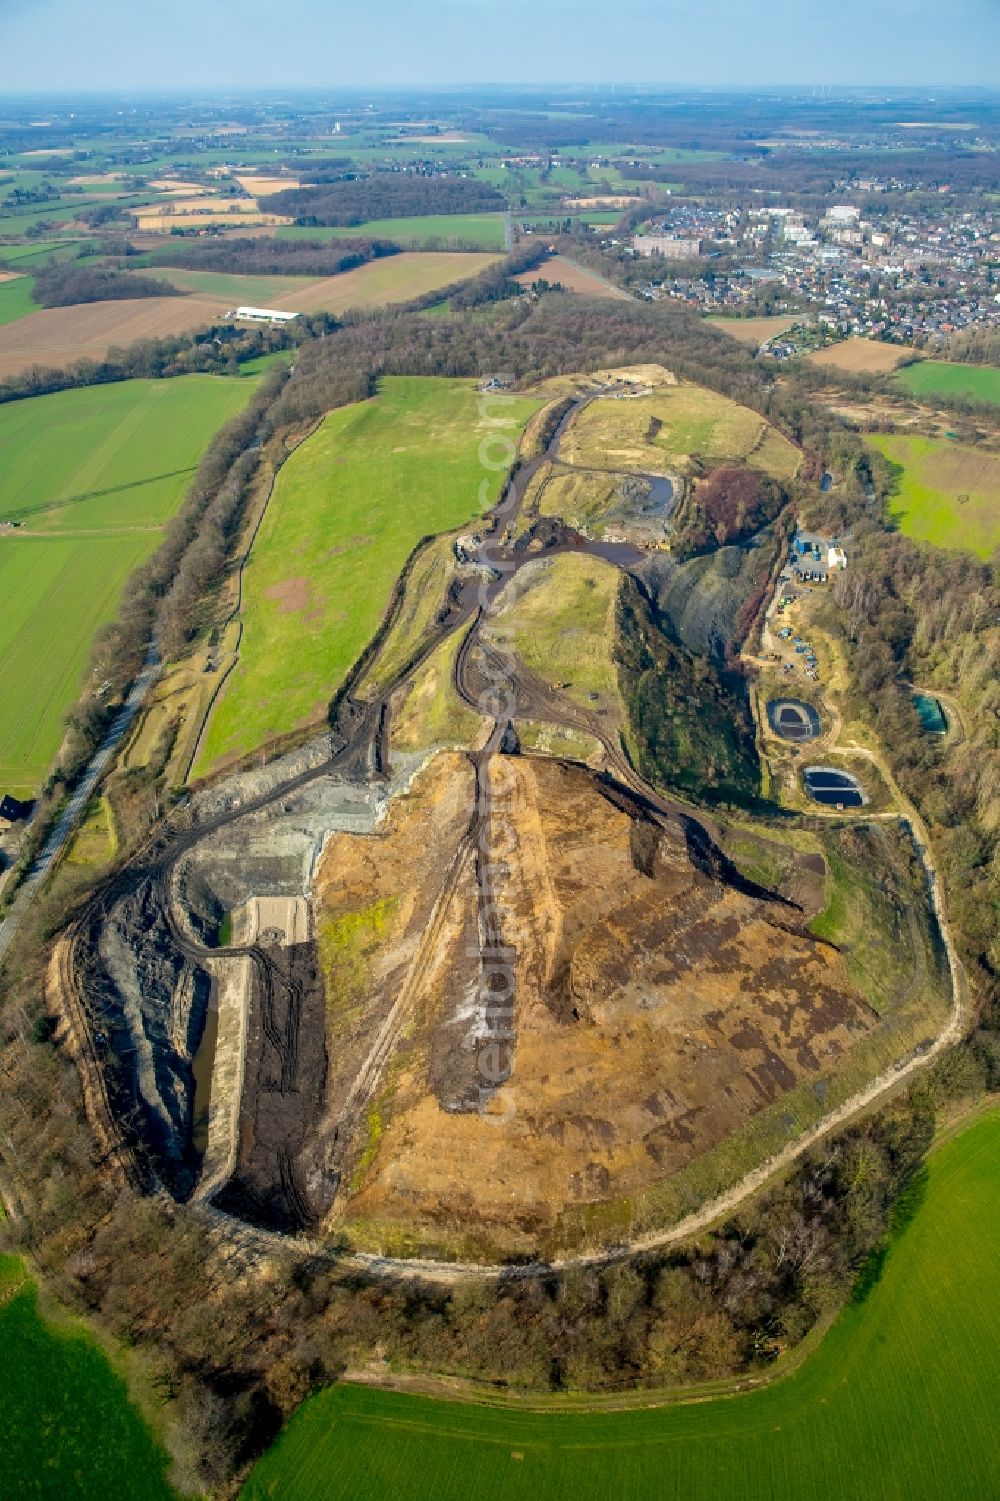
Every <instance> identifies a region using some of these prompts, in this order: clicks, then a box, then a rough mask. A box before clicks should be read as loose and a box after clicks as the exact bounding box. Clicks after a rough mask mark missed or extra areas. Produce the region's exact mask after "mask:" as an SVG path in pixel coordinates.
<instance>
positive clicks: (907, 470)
mask: <svg viewBox="0 0 1000 1501" xmlns="http://www.w3.org/2000/svg"><path fill="white" fill-rule="evenodd" d="M868 441H869V442H870V443H871V444H872V445H873V446H874V447H875V448H877V449H878V451H879V452H880V453H881V454H882V455H883V456H884V457H885V458H887V459H889V460H890V461H891V462H892V463H893V464H895V465H897V467H898V473H897V476H896V486H895V489H894V491H893V493H892V494H891V495H890V497H889V510H890V511H891V513H892V515H893V516H894V517H895V518H896V521H897V524H898V526H899V529H900V531H902V532H905V533H906V535H907V536H908V537H913V538H914V540H915V541H917V542H931V543H933V544H934V546H935V547H960V548H964V549H965V550H966V551H968V552H974V553H976V554H977V556H978V557H980V558H988V557H989V556H990V554H991V553H992V551H993V549H994V548H995V547H997V546H998V545H1000V506H998V505H997V495H998V494H1000V459H998V458H997V457H996V455H995V454H992V453H989V452H987V451H984V450H981V449H978V448H967V447H963V446H962V445H961V444H959V443H953V442H952V441H951V440H950V439H947V438H921V437H904V436H902V435H899V434H892V435H889V434H874V435H872V436H871V437H870V438H869V440H868Z"/></svg>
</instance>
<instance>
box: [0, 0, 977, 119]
mask: <svg viewBox="0 0 1000 1501" xmlns="http://www.w3.org/2000/svg"><path fill="white" fill-rule="evenodd" d="M998 3H1000V0H998ZM484 89H485V90H488V91H490V92H496V93H510V94H518V93H525V94H544V93H549V92H551V93H562V92H568V91H570V90H574V89H585V90H593V91H595V92H597V91H601V92H607V91H610V90H615V89H621V90H623V91H625V90H630V89H634V90H642V91H650V92H654V91H657V92H662V93H678V94H683V93H687V94H748V95H751V96H753V95H760V94H764V93H781V94H785V93H795V92H798V91H806V90H809V91H811V92H812V93H813V94H815V95H817V96H822V95H828V96H830V97H833V96H839V95H845V94H862V95H866V96H869V95H873V94H878V93H885V94H889V95H900V96H901V97H904V98H906V97H910V96H912V95H913V94H922V93H924V92H926V91H927V90H939V91H940V92H941V93H943V94H947V95H958V96H962V95H965V94H977V95H986V96H989V95H993V96H995V97H996V99H997V100H998V102H1000V85H998V84H995V83H941V82H940V81H936V80H934V79H925V80H917V81H915V82H913V83H905V84H904V83H885V82H882V83H878V82H871V83H832V82H830V83H827V82H823V83H820V82H814V81H812V80H810V79H797V80H793V81H786V82H783V83H777V82H767V81H763V82H760V83H755V84H747V83H727V82H725V81H719V82H717V83H708V82H704V83H680V82H678V81H677V80H672V79H665V80H663V81H662V82H661V81H654V80H651V79H626V78H618V79H608V80H606V81H601V80H599V79H596V80H595V79H591V78H580V79H575V80H573V81H572V82H570V81H567V80H566V79H553V80H550V81H548V82H545V81H538V82H520V83H519V82H511V81H509V80H504V79H493V80H485V79H484V80H479V81H476V82H472V83H458V82H447V81H443V80H430V81H427V80H419V81H416V80H415V81H411V82H409V83H374V82H369V83H337V82H335V81H331V82H329V83H287V84H276V83H239V84H227V85H224V86H223V85H219V86H217V87H213V86H212V85H210V84H208V83H193V84H182V83H178V84H145V85H139V86H135V87H131V88H116V87H111V86H110V85H96V84H95V85H86V84H79V85H63V86H60V87H58V88H41V87H38V88H20V89H7V88H5V89H3V90H2V92H0V105H2V101H3V100H5V99H14V100H17V99H38V98H51V99H72V98H76V97H79V96H86V97H91V98H112V99H114V98H118V99H130V98H143V97H146V96H149V95H154V96H161V97H171V96H174V95H196V96H198V97H203V98H206V99H225V98H226V97H234V98H243V97H250V96H257V97H260V96H265V97H267V96H268V95H281V96H284V95H288V94H311V95H318V94H323V93H333V92H337V93H340V94H347V95H351V94H357V95H367V94H400V95H413V94H416V93H420V92H421V91H426V92H428V93H441V94H462V93H471V92H472V91H474V90H475V91H478V90H484Z"/></svg>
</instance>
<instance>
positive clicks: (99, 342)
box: [0, 282, 231, 381]
mask: <svg viewBox="0 0 1000 1501" xmlns="http://www.w3.org/2000/svg"><path fill="white" fill-rule="evenodd" d="M6 285H7V286H12V287H16V286H17V282H8V283H6ZM2 291H3V288H2V287H0V293H2ZM229 306H231V304H228V303H225V302H224V301H221V300H219V299H216V300H215V301H212V300H210V299H208V298H201V297H136V298H135V299H132V298H123V299H121V300H120V301H117V302H88V303H84V304H82V305H81V306H79V307H53V308H34V304H32V308H33V309H34V310H33V311H30V312H28V313H27V315H26V316H24V317H19V318H18V320H17V322H14V323H8V324H7V325H6V327H0V381H2V380H4V379H5V378H8V377H10V376H13V375H20V374H22V373H23V372H24V371H25V370H30V369H31V367H32V366H33V365H45V366H52V367H54V368H55V369H59V368H61V367H62V366H64V365H72V364H74V363H75V362H76V361H77V360H82V359H90V360H103V359H104V358H105V356H106V355H107V353H108V350H109V349H112V348H114V347H116V346H118V347H121V348H124V347H126V346H127V345H129V344H134V343H135V342H136V340H138V339H162V338H166V337H168V336H169V335H171V334H185V333H191V332H192V331H193V330H194V329H197V328H205V327H206V326H208V325H210V324H212V323H216V322H218V320H219V318H220V317H221V316H222V314H223V313H224V312H225V311H226V309H227V307H229Z"/></svg>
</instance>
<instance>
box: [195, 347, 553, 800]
mask: <svg viewBox="0 0 1000 1501" xmlns="http://www.w3.org/2000/svg"><path fill="white" fill-rule="evenodd" d="M538 405H539V402H538V401H536V400H534V399H533V398H530V397H518V398H517V399H516V401H515V402H514V403H513V404H512V405H511V406H510V408H509V409H507V415H508V417H509V419H510V423H511V425H510V427H509V428H507V429H506V431H507V432H508V433H509V434H510V435H511V436H512V437H516V435H517V433H518V431H519V430H520V428H521V427H523V425H524V423H525V422H526V421H527V420H528V418H529V417H530V416H531V414H532V412H533V411H535V410H536V409H537V407H538ZM491 431H495V429H492V428H491V427H490V426H489V425H488V424H486V423H484V421H483V419H482V418H481V416H480V412H479V396H478V394H477V392H476V389H475V385H474V383H473V382H471V381H465V380H446V379H437V378H435V379H422V378H420V377H397V378H393V379H388V380H386V381H385V383H384V386H383V388H382V390H381V392H380V394H379V395H378V396H377V397H375V399H374V400H372V401H367V402H362V403H358V404H356V405H354V406H349V407H344V408H341V409H340V410H338V411H335V412H331V413H330V415H329V416H328V417H327V418H326V419H325V421H324V422H323V424H322V426H321V427H320V429H319V431H318V432H316V433H315V434H314V435H313V436H312V437H310V438H308V439H307V440H306V442H305V443H303V444H302V446H301V447H300V448H299V449H298V450H297V452H296V453H295V454H293V455H292V457H291V458H290V459H289V460H288V462H287V463H286V464H285V465H284V467H283V469H282V471H281V474H280V477H279V480H278V483H277V486H276V488H275V492H274V497H273V499H272V501H271V503H270V505H269V506H268V509H267V512H266V513H265V516H264V521H263V523H262V525H261V528H260V532H259V533H258V537H257V540H256V542H255V544H254V549H253V552H252V554H251V557H250V561H249V564H248V566H247V571H246V576H245V584H244V598H245V601H246V606H245V616H244V633H243V640H242V645H241V655H240V660H239V662H238V664H237V666H236V667H235V669H234V671H233V674H232V676H231V677H230V679H229V683H228V686H227V688H226V690H225V692H224V695H223V697H222V698H221V700H220V701H219V704H218V706H217V708H216V709H215V711H214V713H213V716H212V718H211V720H210V722H209V726H208V730H207V734H206V737H205V744H204V748H203V750H202V753H201V756H200V758H199V761H198V764H197V766H196V767H195V773H196V774H204V773H205V772H206V771H208V770H209V769H210V768H211V767H212V766H213V765H215V764H217V763H218V762H220V761H222V760H225V759H226V758H232V757H234V756H239V755H242V754H244V753H245V752H246V751H250V750H253V749H255V748H256V747H257V746H259V745H262V744H264V743H265V742H266V741H267V740H268V739H270V738H272V737H273V736H275V735H280V734H282V733H284V732H286V731H289V730H293V729H295V728H297V727H298V726H300V725H306V724H311V723H314V722H318V721H320V720H321V719H322V716H323V714H324V712H325V710H326V707H327V705H328V704H329V702H330V699H331V698H332V697H333V694H334V692H335V691H336V689H337V687H338V685H339V684H340V683H341V681H342V680H343V678H344V675H345V673H346V672H347V671H348V669H349V668H350V666H351V665H352V663H353V662H354V661H355V660H356V659H357V657H358V656H359V655H360V652H361V650H362V648H363V647H364V646H365V645H366V643H367V642H368V641H369V640H370V638H371V637H372V636H373V635H374V633H375V630H376V629H377V627H378V624H379V621H380V620H381V618H382V615H383V612H384V611H385V608H386V606H387V604H388V602H389V599H390V596H391V593H392V589H393V585H394V584H395V582H396V579H397V577H398V575H399V571H400V569H401V568H402V566H403V564H404V562H405V561H406V558H407V556H408V555H409V553H410V552H411V551H412V549H413V547H414V546H415V545H416V543H417V541H418V540H419V539H420V538H421V537H422V536H426V535H428V534H431V533H434V532H440V531H447V530H449V529H450V528H453V527H457V526H460V525H461V524H462V523H463V522H466V521H468V520H469V519H470V518H472V517H473V516H476V515H478V514H480V512H481V511H482V509H483V508H484V504H485V505H490V504H492V502H493V501H494V500H495V499H496V497H497V495H498V493H499V489H500V483H501V480H502V477H503V476H502V473H500V472H497V471H496V470H486V469H484V467H483V464H482V461H481V459H480V457H479V447H480V443H481V441H482V439H483V438H484V437H485V436H487V434H488V433H489V432H491ZM484 482H485V490H484V491H483V493H482V494H480V490H481V486H482V485H483V484H484ZM293 662H294V670H290V668H289V664H290V663H293Z"/></svg>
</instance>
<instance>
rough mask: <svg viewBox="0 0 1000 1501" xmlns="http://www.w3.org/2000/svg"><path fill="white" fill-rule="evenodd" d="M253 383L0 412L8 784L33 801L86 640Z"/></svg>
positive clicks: (164, 386) (1, 710) (86, 393)
mask: <svg viewBox="0 0 1000 1501" xmlns="http://www.w3.org/2000/svg"><path fill="white" fill-rule="evenodd" d="M253 390H254V382H253V380H252V379H236V378H233V379H228V378H223V377H220V376H206V375H191V376H185V377H182V378H180V379H177V380H171V381H128V382H124V383H122V384H120V385H110V386H92V387H82V388H80V389H77V390H71V391H60V392H57V393H55V394H53V395H50V396H36V397H32V398H30V399H28V400H25V401H16V402H10V403H9V404H7V405H5V406H0V451H2V452H3V455H4V465H3V469H2V471H0V520H3V521H16V522H18V523H19V525H18V526H17V527H16V529H8V530H7V531H5V532H0V593H2V597H3V599H4V601H5V608H4V611H3V616H2V619H0V787H2V790H3V791H5V792H6V791H11V792H14V793H19V794H21V795H26V794H33V793H34V792H36V791H37V789H38V786H39V784H40V783H41V782H42V780H43V779H44V777H45V773H46V771H47V770H48V767H49V766H50V764H51V762H52V760H53V757H54V756H55V754H56V752H57V750H58V748H59V744H60V741H61V739H62V733H63V730H62V725H63V716H64V714H65V713H66V711H67V709H69V708H70V706H71V705H72V703H73V701H74V700H75V698H76V695H77V692H78V691H79V685H80V680H81V676H82V673H83V670H84V666H85V663H86V660H87V654H88V651H89V647H90V641H91V639H92V637H93V634H94V632H95V630H96V629H97V627H98V626H100V625H101V624H103V623H104V621H106V620H108V619H110V618H111V617H112V616H113V615H114V613H115V611H116V609H117V605H118V600H119V598H120V595H121V589H122V585H123V584H124V582H125V580H126V578H127V577H128V576H129V574H130V573H131V572H132V571H133V569H134V568H136V567H137V566H138V564H139V563H141V562H142V560H143V559H144V558H146V557H148V556H149V554H150V553H151V552H153V550H154V549H155V548H156V546H157V545H158V543H159V541H160V537H161V534H162V530H163V526H164V524H165V522H167V521H168V520H169V518H170V517H171V516H172V515H173V513H174V512H175V511H176V510H177V507H178V506H179V505H180V502H181V499H182V497H183V495H184V492H185V490H186V488H187V485H188V484H189V482H190V480H191V477H192V475H193V473H194V470H195V468H196V466H197V463H198V460H199V458H200V457H201V454H202V452H203V451H204V449H205V447H206V445H207V443H208V441H209V439H210V438H211V437H212V435H213V434H214V433H215V432H216V431H217V430H218V428H220V427H222V426H223V425H224V423H226V422H227V421H228V420H229V419H230V418H231V417H233V416H235V414H236V413H237V412H238V411H239V410H240V409H241V407H243V406H244V405H245V403H246V402H247V401H248V400H249V398H250V396H251V394H252V392H253Z"/></svg>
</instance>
